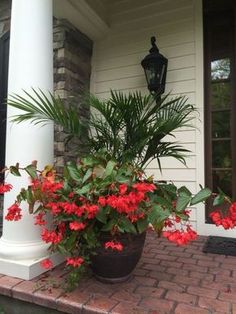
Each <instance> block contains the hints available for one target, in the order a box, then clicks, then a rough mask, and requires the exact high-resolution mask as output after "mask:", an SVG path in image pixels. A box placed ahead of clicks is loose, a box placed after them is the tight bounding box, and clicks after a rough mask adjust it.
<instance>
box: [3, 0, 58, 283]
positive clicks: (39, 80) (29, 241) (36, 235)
mask: <svg viewBox="0 0 236 314" xmlns="http://www.w3.org/2000/svg"><path fill="white" fill-rule="evenodd" d="M52 18H53V14H52V0H13V1H12V15H11V33H10V57H9V79H8V94H9V95H10V94H14V93H16V94H22V95H23V94H24V93H23V91H22V90H23V89H24V90H27V91H28V92H31V90H32V87H33V88H36V89H38V88H40V89H42V90H43V91H45V92H48V91H51V92H52V91H53V38H52V36H53V29H52V24H53V21H52ZM17 113H19V110H17V109H14V108H12V107H8V112H7V119H8V120H7V138H6V165H7V166H9V165H14V164H16V163H17V162H19V163H20V165H22V166H27V165H28V164H30V163H31V161H32V160H38V164H39V167H41V168H42V167H44V166H45V165H46V164H52V163H53V125H52V124H50V125H47V126H43V127H42V126H37V127H36V126H33V125H32V124H30V123H20V124H12V123H11V122H10V120H11V117H12V116H13V115H15V114H17ZM6 182H9V183H11V184H12V185H13V187H14V188H13V190H12V191H11V192H10V193H6V194H5V199H4V216H5V215H6V211H7V208H8V207H9V206H10V205H11V204H13V203H14V200H15V196H16V195H17V194H18V192H19V191H20V189H21V187H23V186H27V185H28V183H29V178H28V177H27V176H26V175H25V176H23V177H22V178H19V177H14V176H12V175H8V176H7V178H6ZM47 255H48V252H47V245H45V243H44V242H42V240H41V237H40V228H39V227H38V226H34V221H33V216H32V215H30V214H29V213H28V209H27V206H26V204H25V206H24V207H23V219H22V220H20V221H18V222H8V221H6V220H4V221H3V235H2V237H1V239H0V273H5V274H7V275H12V276H17V277H21V278H23V279H30V278H32V277H34V276H37V275H38V274H39V273H40V272H42V271H43V270H42V269H41V268H40V267H39V265H38V264H39V261H40V259H42V258H43V257H45V256H47Z"/></svg>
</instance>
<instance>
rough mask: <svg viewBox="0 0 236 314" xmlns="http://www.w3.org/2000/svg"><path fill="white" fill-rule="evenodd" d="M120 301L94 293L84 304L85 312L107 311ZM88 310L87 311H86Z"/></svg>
mask: <svg viewBox="0 0 236 314" xmlns="http://www.w3.org/2000/svg"><path fill="white" fill-rule="evenodd" d="M118 303H119V302H118V301H117V300H114V299H111V298H109V297H105V296H102V295H98V294H97V295H93V296H91V298H90V299H89V301H88V302H87V303H86V304H85V305H84V306H83V313H84V314H85V313H87V312H88V313H94V312H95V313H107V312H109V311H110V310H111V309H112V308H113V307H115V306H116V305H117V304H118ZM86 311H87V312H86Z"/></svg>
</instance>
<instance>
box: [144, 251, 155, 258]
mask: <svg viewBox="0 0 236 314" xmlns="http://www.w3.org/2000/svg"><path fill="white" fill-rule="evenodd" d="M142 256H143V257H145V258H154V257H155V256H156V254H155V253H150V252H143V255H142Z"/></svg>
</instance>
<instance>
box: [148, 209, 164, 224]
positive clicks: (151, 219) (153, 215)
mask: <svg viewBox="0 0 236 314" xmlns="http://www.w3.org/2000/svg"><path fill="white" fill-rule="evenodd" d="M161 212H163V208H162V207H161V206H159V205H153V207H152V210H151V211H150V213H149V215H148V221H149V222H150V223H151V224H154V223H155V222H156V221H157V220H158V218H159V216H160V213H161Z"/></svg>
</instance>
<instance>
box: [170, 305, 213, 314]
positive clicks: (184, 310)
mask: <svg viewBox="0 0 236 314" xmlns="http://www.w3.org/2000/svg"><path fill="white" fill-rule="evenodd" d="M174 313H175V314H190V313H191V314H209V311H208V310H205V309H202V308H199V307H195V306H191V305H188V304H184V303H180V304H178V305H177V307H176V309H175V312H174Z"/></svg>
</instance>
